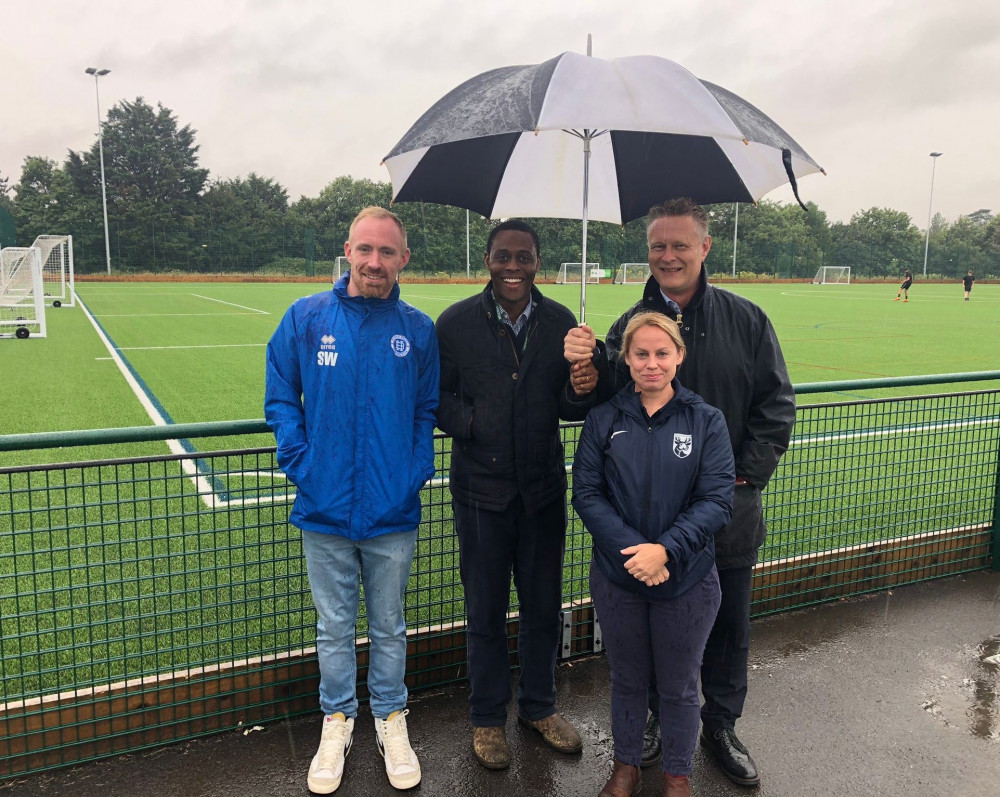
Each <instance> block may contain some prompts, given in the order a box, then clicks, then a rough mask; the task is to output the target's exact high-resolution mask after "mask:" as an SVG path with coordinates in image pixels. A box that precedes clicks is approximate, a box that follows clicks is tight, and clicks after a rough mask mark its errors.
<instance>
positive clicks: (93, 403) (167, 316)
mask: <svg viewBox="0 0 1000 797" xmlns="http://www.w3.org/2000/svg"><path fill="white" fill-rule="evenodd" d="M404 278H405V272H404ZM540 287H541V289H542V291H543V292H544V293H545V294H546V295H547V296H549V297H551V298H553V299H555V300H557V301H560V302H562V303H564V304H566V305H567V306H568V307H570V308H571V309H573V310H574V312H578V311H579V306H580V287H579V285H548V284H545V285H541V286H540ZM725 287H726V288H727V289H729V290H733V291H734V292H736V293H739V294H742V295H744V296H746V297H748V298H750V299H752V300H753V301H755V302H757V303H758V304H760V305H761V306H762V307H763V308H764V309H765V310H766V311H767V312H768V314H769V315H770V317H771V319H772V321H773V323H774V325H775V328H776V329H777V332H778V336H779V338H780V340H781V344H782V347H783V349H784V353H785V358H786V360H787V362H788V367H789V371H790V373H791V377H792V381H793V382H795V383H804V382H819V381H830V380H849V379H868V378H874V377H887V376H905V375H911V374H929V373H955V372H965V371H984V370H993V369H997V368H1000V344H998V341H1000V285H977V286H976V287H975V289H974V291H973V298H972V301H970V302H964V301H963V300H962V285H961V283H956V284H954V285H937V284H934V285H931V284H920V283H919V282H917V283H916V284H915V286H914V287H913V289H912V290H911V292H910V301H909V302H908V303H906V304H904V303H903V302H893V298H894V297H895V295H896V289H897V286H895V285H885V284H882V285H867V284H861V285H845V286H836V285H822V286H821V285H811V284H807V283H802V284H750V283H747V284H733V285H727V286H725ZM325 289H326V287H325V286H324V285H322V284H317V283H312V284H301V283H298V284H276V283H161V282H156V283H142V282H136V283H78V284H77V293H78V295H79V297H80V298H81V299H82V306H81V307H77V308H60V309H49V311H48V325H49V333H48V338H46V339H29V340H15V339H5V340H0V370H2V373H3V374H4V380H3V381H4V386H5V388H6V389H5V390H4V391H2V393H0V434H15V433H24V432H44V431H56V430H70V429H95V428H108V427H121V426H144V425H149V424H151V423H152V422H153V421H152V420H151V413H152V412H154V411H155V412H156V413H159V414H160V415H161V417H163V419H164V420H166V421H167V422H168V423H170V422H174V423H187V422H202V421H224V420H238V419H246V418H261V417H263V408H262V402H263V395H264V347H265V345H266V343H267V340H268V338H269V337H270V335H271V333H272V332H273V331H274V329H275V327H276V326H277V324H278V322H279V321H280V319H281V316H282V314H283V313H284V311H285V310H286V308H287V307H288V306H289V304H291V302H292V301H294V300H295V299H296V298H297V297H299V296H304V295H307V294H310V293H316V292H319V291H322V290H325ZM479 290H481V286H479V285H452V284H419V283H407V282H406V281H405V279H404V282H403V284H402V296H403V298H404V299H405V300H406V301H408V302H410V303H412V304H414V305H416V306H418V307H420V308H421V309H423V310H424V311H426V312H427V313H428V314H429V315H431V316H432V317H434V318H436V317H437V316H438V314H439V313H440V312H441V311H442V310H444V308H446V307H447V306H448V305H450V304H451V303H453V302H455V301H456V300H458V299H461V298H463V297H466V296H469V295H471V294H473V293H477V292H478V291H479ZM641 292H642V286H641V285H638V284H634V285H611V284H601V285H588V286H587V319H588V322H589V323H590V324H591V325H592V326H594V328H595V329H596V330H597V332H598V334H599V335H603V333H604V332H605V331H606V330H607V328H608V327H609V326H610V324H611V323H612V322H613V321H614V320H615V318H617V316H618V315H619V314H620V313H621V312H622V311H623V310H624V309H625V308H626V307H628V306H629V305H630V304H632V303H633V302H634V301H636V300H637V299H638V298H639V296H640V295H641ZM91 318H92V319H93V321H92V320H91ZM99 330H100V332H99ZM101 333H103V336H104V339H102V334H101ZM109 347H110V348H111V349H113V350H114V353H115V354H116V355H117V356H118V357H120V358H121V361H122V363H123V365H124V367H125V368H126V370H128V372H129V373H130V374H131V377H132V379H131V384H130V383H129V381H128V380H127V379H126V377H125V376H124V375H123V373H122V370H121V368H120V367H119V365H118V363H116V361H115V360H114V359H113V357H112V351H110V350H109ZM681 378H682V380H683V370H682V371H681ZM979 386H980V385H971V386H969V387H968V388H967V389H975V388H976V387H979ZM963 389H965V388H963ZM140 395H141V396H142V399H141V400H140ZM870 395H873V394H870ZM839 397H840V398H848V396H846V395H841V396H839ZM837 398H838V396H834V395H824V396H822V397H812V396H810V397H807V400H808V401H809V402H810V403H812V402H815V401H818V400H836V399H837ZM151 408H152V409H151ZM244 442H245V441H244ZM261 442H262V443H264V442H266V441H263V440H262V441H261ZM162 448H163V446H162V445H151V446H149V447H147V448H146V449H145V450H146V452H147V453H154V452H160V451H162ZM130 451H134V449H130ZM11 456H12V455H10V454H5V453H0V465H2V464H13V460H11ZM49 457H51V455H49ZM17 461H23V460H22V459H21V458H20V457H18V458H17Z"/></svg>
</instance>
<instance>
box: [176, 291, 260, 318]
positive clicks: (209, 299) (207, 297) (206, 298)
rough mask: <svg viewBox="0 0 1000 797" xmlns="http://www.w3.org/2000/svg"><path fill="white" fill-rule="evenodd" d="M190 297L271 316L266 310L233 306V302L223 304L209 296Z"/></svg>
mask: <svg viewBox="0 0 1000 797" xmlns="http://www.w3.org/2000/svg"><path fill="white" fill-rule="evenodd" d="M191 295H192V296H197V297H198V298H199V299H205V300H206V301H209V302H218V303H219V304H228V305H229V306H230V307H239V308H240V310H250V311H251V312H254V313H260V314H261V315H271V314H270V313H269V312H268V311H267V310H258V309H257V308H256V307H246V306H244V305H242V304H234V303H233V302H224V301H222V299H213V298H212V297H211V296H202V295H201V294H200V293H192V294H191Z"/></svg>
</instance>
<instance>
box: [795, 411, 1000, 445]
mask: <svg viewBox="0 0 1000 797" xmlns="http://www.w3.org/2000/svg"><path fill="white" fill-rule="evenodd" d="M997 424H1000V418H980V419H979V420H975V421H948V422H944V423H927V424H923V425H921V426H894V427H892V428H889V429H875V430H873V431H870V432H847V433H844V432H838V433H833V434H822V435H813V436H811V437H793V438H792V440H791V442H789V444H788V447H789V448H792V447H795V446H808V445H812V444H813V443H831V442H839V441H841V440H869V439H871V438H874V437H898V436H900V435H904V434H925V433H927V432H939V431H941V430H944V429H972V428H974V427H977V426H996V425H997Z"/></svg>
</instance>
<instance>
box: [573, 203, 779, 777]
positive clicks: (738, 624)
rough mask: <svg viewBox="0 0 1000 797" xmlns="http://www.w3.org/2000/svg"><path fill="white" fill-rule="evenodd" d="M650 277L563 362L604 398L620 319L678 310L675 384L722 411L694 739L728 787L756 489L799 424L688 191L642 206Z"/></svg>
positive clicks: (747, 772) (737, 756) (648, 756)
mask: <svg viewBox="0 0 1000 797" xmlns="http://www.w3.org/2000/svg"><path fill="white" fill-rule="evenodd" d="M647 243H648V246H649V269H650V278H649V281H648V282H647V283H646V287H645V289H644V291H643V297H642V300H641V301H639V302H637V303H636V304H635V305H634V306H633V307H631V308H630V309H629V310H627V311H626V312H625V314H624V315H622V317H621V318H619V319H618V320H617V321H616V322H615V323H614V325H613V326H612V327H611V329H610V330H609V332H608V335H607V340H606V344H605V346H603V347H602V346H601V345H600V344H598V342H597V341H596V340H595V338H594V334H593V331H592V330H591V329H590V328H589V327H586V326H581V327H578V328H576V329H574V330H571V331H570V333H569V334H568V335H567V337H566V341H565V355H566V358H567V360H568V361H570V362H572V363H579V362H582V361H587V360H591V359H592V360H593V361H594V363H595V364H596V366H597V370H598V371H599V373H600V384H599V386H598V392H599V393H600V395H601V397H602V398H603V397H605V396H609V395H611V394H613V392H614V390H615V389H616V388H617V387H620V385H621V384H623V380H625V379H627V368H626V366H625V363H624V361H623V359H622V357H621V356H620V354H621V352H620V346H621V337H622V332H623V330H624V329H625V326H626V324H627V323H628V320H629V319H630V318H631V317H632V316H633V315H635V314H636V313H638V312H640V311H643V310H655V311H657V312H660V313H665V314H666V315H668V316H669V317H670V318H675V319H676V320H677V323H678V325H679V326H680V329H681V334H682V335H683V337H684V342H685V344H686V346H687V359H686V360H685V362H684V366H683V367H682V368H681V370H680V371H679V372H678V379H679V380H680V382H681V384H683V385H684V386H685V387H687V388H688V389H690V390H693V391H694V392H695V393H697V394H698V395H700V396H701V397H702V398H704V399H705V401H707V402H708V403H709V404H711V405H712V406H713V407H717V408H719V409H720V410H722V413H723V415H724V416H725V418H726V425H727V427H728V428H729V437H730V441H731V442H732V445H733V454H734V456H735V459H736V492H735V495H734V500H733V518H732V521H731V522H730V523H729V525H727V526H726V527H725V528H724V529H723V530H722V531H720V532H718V533H717V534H716V536H715V548H716V563H717V566H718V570H719V581H720V585H721V587H722V606H721V607H720V609H719V614H718V617H717V618H716V622H715V625H714V627H713V628H712V633H711V634H710V636H709V639H708V644H707V646H706V648H705V655H704V660H703V664H702V669H701V681H702V695H703V697H704V704H703V705H702V710H701V719H702V736H701V740H702V744H703V745H705V746H706V747H707V748H708V749H709V751H710V752H711V753H712V754H713V756H714V757H715V759H716V761H717V762H718V763H719V765H720V766H721V768H722V770H723V772H724V773H725V774H726V776H727V777H728V778H729V779H730V780H732V781H733V782H734V783H738V784H740V785H744V786H755V785H757V783H759V781H760V776H759V774H758V771H757V765H756V763H755V762H754V760H753V758H752V757H751V756H750V754H749V752H748V751H747V749H746V747H745V746H744V745H743V743H742V742H741V741H740V740H739V738H738V737H737V736H736V731H735V725H736V721H737V720H738V719H739V718H740V716H741V715H742V713H743V704H744V701H745V699H746V692H747V660H748V655H749V648H750V586H751V580H752V577H753V566H754V565H755V564H756V563H757V554H758V550H759V549H760V546H761V545H762V544H763V543H764V537H765V534H766V529H765V526H764V513H763V506H762V504H761V490H763V489H764V487H765V486H766V485H767V482H768V480H769V479H770V478H771V475H772V474H773V473H774V470H775V468H776V467H777V466H778V460H779V459H780V458H781V455H782V454H783V453H784V452H785V449H786V448H787V447H788V443H789V440H790V439H791V433H792V425H793V424H794V422H795V394H794V391H793V389H792V385H791V382H790V380H789V378H788V371H787V369H786V368H785V361H784V358H783V357H782V354H781V347H780V346H779V345H778V338H777V336H776V335H775V332H774V328H773V327H772V326H771V322H770V321H769V320H768V318H767V316H766V315H765V313H764V311H763V310H761V309H760V308H759V307H758V306H757V305H755V304H753V303H752V302H750V301H748V300H746V299H744V298H742V297H740V296H737V295H735V294H733V293H730V292H728V291H724V290H721V289H719V288H716V287H714V286H712V285H709V284H708V281H707V278H706V274H705V267H704V262H705V258H706V257H707V256H708V252H709V250H710V249H711V247H712V239H711V237H710V236H709V234H708V217H707V215H706V214H705V211H704V210H703V209H702V208H701V207H700V206H698V205H696V204H695V203H694V202H692V201H691V200H689V199H677V200H671V201H669V202H666V203H664V204H663V205H659V206H657V207H654V208H652V209H651V210H650V213H649V217H648V225H647ZM659 736H660V733H659V721H658V718H657V717H656V716H655V714H654V715H653V716H651V717H650V721H649V724H648V726H647V734H646V739H645V743H644V746H643V763H644V765H649V764H652V763H654V762H655V761H656V760H657V759H658V757H659Z"/></svg>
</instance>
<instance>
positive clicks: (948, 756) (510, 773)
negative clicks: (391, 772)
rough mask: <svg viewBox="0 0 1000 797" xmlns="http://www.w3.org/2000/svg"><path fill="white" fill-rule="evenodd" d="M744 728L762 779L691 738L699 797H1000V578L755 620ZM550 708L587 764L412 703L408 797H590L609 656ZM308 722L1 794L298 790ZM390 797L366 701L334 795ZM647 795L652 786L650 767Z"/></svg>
mask: <svg viewBox="0 0 1000 797" xmlns="http://www.w3.org/2000/svg"><path fill="white" fill-rule="evenodd" d="M753 633H754V637H753V647H752V650H751V666H752V670H751V673H750V694H749V698H748V701H747V709H746V715H745V716H744V718H743V720H742V721H741V723H740V725H739V731H740V736H741V738H742V739H743V740H744V741H745V742H746V743H747V745H748V746H749V748H750V750H751V752H752V753H753V754H754V756H755V758H756V760H757V763H758V764H759V765H760V768H761V772H762V784H761V787H760V788H759V789H757V790H752V789H743V788H740V787H737V786H733V785H731V784H730V783H729V782H728V781H727V780H725V778H724V777H722V776H721V775H720V774H719V773H718V771H717V770H716V769H715V768H714V767H713V765H712V764H711V762H710V761H709V760H708V759H707V758H706V757H705V754H704V752H703V751H702V750H701V749H700V748H699V749H698V751H697V753H696V754H695V769H694V774H693V775H692V780H691V783H692V791H693V793H694V794H695V795H696V797H708V796H709V795H713V796H714V795H721V796H722V797H729V796H731V795H747V797H751V796H757V797H810V796H811V795H817V797H818V796H819V795H823V797H827V796H828V795H859V796H860V795H879V797H897V796H898V797H924V796H925V795H927V796H928V797H929V796H930V795H934V796H935V797H936V796H937V795H947V797H985V796H986V795H997V794H1000V666H998V665H996V664H994V663H991V662H990V661H987V659H990V658H991V657H992V656H996V655H997V654H998V652H1000V573H976V574H973V575H968V576H960V577H955V578H951V579H946V580H942V581H935V582H929V583H925V584H920V585H917V586H912V587H904V588H901V589H897V590H894V591H892V592H891V593H878V594H875V595H872V596H869V597H866V598H859V599H852V600H848V601H842V602H839V603H835V604H829V605H824V606H819V607H816V608H812V609H806V610H802V611H798V612H792V613H790V614H784V615H777V616H773V617H768V618H763V619H761V620H757V621H755V622H754V625H753ZM558 687H559V706H560V708H561V709H562V710H563V712H564V713H565V714H566V715H567V716H568V717H569V718H571V719H572V720H573V721H574V722H575V723H576V724H577V727H578V728H579V729H580V732H581V735H582V736H583V739H584V750H583V753H582V755H579V756H561V755H559V754H557V753H554V752H551V751H549V750H548V749H547V748H545V747H544V745H542V744H541V742H540V741H539V738H538V737H537V735H536V734H534V733H533V732H528V731H525V730H524V729H522V728H520V727H518V726H517V724H516V723H515V722H514V721H509V722H508V726H507V730H508V738H509V740H510V743H511V749H512V754H513V764H512V766H511V768H510V769H508V770H506V771H504V772H487V771H486V770H484V769H482V768H480V767H479V766H478V765H477V764H476V763H475V761H474V759H473V758H472V754H471V751H470V746H469V737H470V731H469V727H468V723H467V719H466V703H465V700H466V691H465V689H464V688H458V687H452V688H447V689H443V690H440V691H438V692H433V693H423V694H421V695H418V696H416V698H415V699H414V700H412V701H411V705H410V710H411V713H410V717H409V718H408V719H409V720H410V729H411V734H410V736H411V739H412V740H413V742H414V746H415V748H416V749H417V751H418V753H419V755H420V760H421V763H422V766H423V773H424V777H423V783H422V784H421V785H420V786H419V787H418V788H417V789H415V790H413V792H411V793H412V794H414V795H418V794H423V795H435V796H436V795H446V797H458V796H459V795H473V796H474V797H520V795H545V797H562V796H563V795H565V796H566V797H576V795H596V794H597V792H598V791H600V789H601V786H602V785H603V784H604V781H605V779H606V777H607V773H608V772H609V770H610V762H611V749H612V748H611V739H610V736H609V734H608V717H609V695H608V669H607V660H606V658H604V657H598V658H592V659H587V660H584V661H578V662H576V663H574V664H572V665H561V666H560V668H559V680H558ZM318 732H319V721H318V716H316V717H305V718H296V719H294V720H291V721H287V722H276V723H272V724H270V725H269V726H267V727H266V729H265V730H263V731H257V732H252V733H250V734H248V735H246V736H244V735H243V734H242V733H235V732H234V733H227V734H223V735H220V736H215V737H212V738H208V739H202V740H198V741H193V742H187V743H181V744H177V745H173V746H171V747H167V748H163V749H160V750H157V751H153V752H148V753H142V754H134V755H126V756H121V757H119V758H116V759H112V760H108V761H102V762H97V763H94V764H89V765H85V766H80V767H76V768H75V769H69V770H62V771H56V772H51V773H42V774H39V775H34V776H30V777H25V778H21V779H18V780H16V781H7V782H3V783H0V797H15V796H16V797H36V796H37V795H73V796H74V797H137V796H138V795H145V794H153V795H157V797H200V796H201V795H206V796H208V795H240V796H241V797H256V796H257V795H275V796H276V797H284V796H285V795H297V796H300V797H307V795H308V790H307V789H306V787H305V773H306V769H307V767H308V766H309V760H310V759H311V757H312V755H313V753H314V752H315V745H316V741H317V738H318ZM395 794H400V792H396V791H395V790H394V789H392V788H391V787H390V786H389V785H388V782H387V781H386V779H385V774H384V772H383V771H382V768H381V760H380V759H379V758H378V757H377V754H376V752H375V742H374V728H373V727H372V723H371V718H370V715H369V714H368V713H367V709H365V708H363V709H362V713H361V715H360V716H359V720H358V725H357V729H356V730H355V737H354V749H353V750H352V752H351V755H350V756H349V757H348V760H347V765H346V771H345V776H344V782H343V784H342V785H341V787H340V789H339V790H338V791H337V795H338V797H361V796H364V797H378V796H379V795H395ZM643 794H644V795H651V797H652V795H657V794H659V786H658V778H657V775H656V772H655V771H652V770H648V771H647V772H646V780H645V789H644V790H643Z"/></svg>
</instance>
